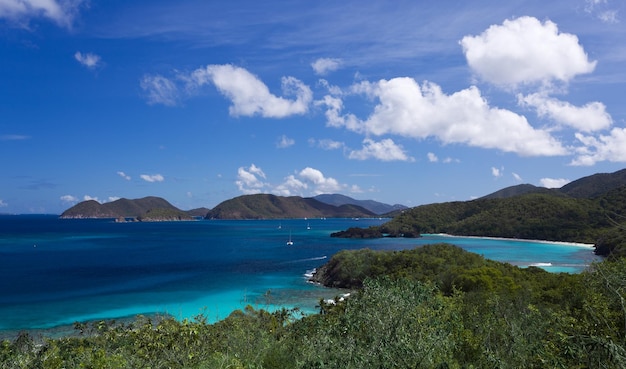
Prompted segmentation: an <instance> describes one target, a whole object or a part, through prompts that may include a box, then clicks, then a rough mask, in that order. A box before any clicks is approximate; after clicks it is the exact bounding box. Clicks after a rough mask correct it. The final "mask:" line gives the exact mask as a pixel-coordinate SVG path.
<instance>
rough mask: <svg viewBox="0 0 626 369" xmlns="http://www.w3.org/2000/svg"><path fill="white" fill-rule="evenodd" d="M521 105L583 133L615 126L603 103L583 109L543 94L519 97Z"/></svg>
mask: <svg viewBox="0 0 626 369" xmlns="http://www.w3.org/2000/svg"><path fill="white" fill-rule="evenodd" d="M518 101H519V103H520V105H523V106H529V107H533V108H535V109H536V110H537V115H539V116H540V117H548V118H550V119H552V120H554V121H555V122H557V123H559V124H562V125H566V126H569V127H572V128H575V129H577V130H579V131H582V132H592V131H598V130H602V129H606V128H609V127H610V126H611V125H612V124H613V119H612V118H611V115H610V114H609V113H607V111H606V106H605V105H604V104H603V103H601V102H597V101H594V102H590V103H588V104H585V105H584V106H582V107H578V106H574V105H572V104H570V103H568V102H565V101H560V100H557V99H554V98H550V97H548V96H546V95H544V94H541V93H535V94H530V95H527V96H521V95H519V96H518Z"/></svg>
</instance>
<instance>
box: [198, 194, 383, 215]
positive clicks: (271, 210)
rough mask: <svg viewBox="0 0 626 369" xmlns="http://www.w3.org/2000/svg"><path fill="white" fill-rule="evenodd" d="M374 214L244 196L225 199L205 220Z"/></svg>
mask: <svg viewBox="0 0 626 369" xmlns="http://www.w3.org/2000/svg"><path fill="white" fill-rule="evenodd" d="M372 216H376V214H374V213H373V212H371V211H369V210H367V209H364V208H363V207H360V206H357V205H352V204H344V205H341V206H334V205H329V204H326V203H323V202H321V201H318V200H316V199H314V198H302V197H299V196H290V197H283V196H275V195H269V194H256V195H243V196H238V197H235V198H233V199H230V200H226V201H224V202H222V203H220V204H219V205H217V206H216V207H214V208H213V209H212V210H211V211H209V213H208V214H207V216H206V218H207V219H285V218H307V217H308V218H319V217H328V218H355V217H372Z"/></svg>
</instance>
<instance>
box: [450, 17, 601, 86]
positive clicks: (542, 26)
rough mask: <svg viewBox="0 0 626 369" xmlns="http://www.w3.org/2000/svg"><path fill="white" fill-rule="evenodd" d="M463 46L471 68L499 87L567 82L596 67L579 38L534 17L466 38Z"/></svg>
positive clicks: (462, 42)
mask: <svg viewBox="0 0 626 369" xmlns="http://www.w3.org/2000/svg"><path fill="white" fill-rule="evenodd" d="M460 43H461V46H462V47H463V52H464V53H465V57H466V59H467V62H468V64H469V66H470V68H472V70H473V71H474V72H475V73H476V74H477V75H478V76H480V77H481V78H482V79H483V80H485V81H487V82H490V83H493V84H496V85H503V86H511V87H515V86H517V85H524V84H534V83H544V84H545V83H550V82H553V81H560V82H568V81H569V80H571V79H572V78H573V77H575V76H576V75H579V74H584V73H590V72H592V71H593V70H594V69H595V66H596V62H595V61H589V60H588V58H587V54H586V53H585V51H584V49H583V47H582V46H581V45H580V44H579V43H578V37H576V36H575V35H572V34H569V33H561V32H559V29H558V27H557V25H556V24H555V23H553V22H551V21H549V20H548V21H545V22H543V23H542V22H540V21H539V20H538V19H536V18H533V17H520V18H516V19H511V20H505V21H504V22H503V23H502V25H492V26H491V27H489V28H488V29H487V30H486V31H484V32H483V33H482V34H480V35H478V36H465V37H463V39H462V40H461V41H460Z"/></svg>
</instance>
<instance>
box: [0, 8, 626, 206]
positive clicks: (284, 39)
mask: <svg viewBox="0 0 626 369" xmlns="http://www.w3.org/2000/svg"><path fill="white" fill-rule="evenodd" d="M625 22H626V3H625V2H624V1H615V0H604V1H603V0H573V1H506V2H502V1H472V2H449V1H444V2H432V1H403V0H400V1H393V2H386V1H362V0H359V1H352V0H347V1H341V2H338V1H315V2H311V1H308V2H297V1H264V2H258V1H243V0H231V1H228V2H217V1H212V2H208V1H202V0H182V1H162V0H151V1H119V0H113V1H111V0H108V1H96V0H92V1H85V0H45V1H43V0H0V55H1V57H0V158H1V159H0V213H2V212H4V213H60V212H62V211H63V210H65V209H67V208H69V207H70V206H72V205H74V204H76V203H78V202H80V201H83V200H85V199H97V200H98V201H100V202H107V201H112V200H115V199H118V198H122V197H125V198H139V197H144V196H161V197H163V198H165V199H167V200H168V201H170V202H171V203H172V204H174V205H175V206H177V207H179V208H181V209H191V208H196V207H201V206H204V207H209V208H211V207H214V206H216V205H217V204H219V203H220V202H222V201H224V200H227V199H230V198H233V197H236V196H239V195H242V194H250V193H273V194H277V195H283V196H291V195H297V196H305V197H308V196H315V195H317V194H320V193H341V194H344V195H347V196H350V197H353V198H356V199H374V200H377V201H381V202H385V203H389V204H396V203H400V204H404V205H407V206H416V205H420V204H427V203H434V202H444V201H457V200H470V199H473V198H476V197H480V196H484V195H486V194H489V193H491V192H494V191H496V190H499V189H501V188H504V187H507V186H512V185H516V184H521V183H530V184H533V185H537V186H546V187H560V186H562V185H564V184H566V183H567V182H568V181H571V180H575V179H578V178H580V177H584V176H587V175H591V174H594V173H600V172H613V171H616V170H620V169H622V168H624V167H626V121H625V119H626V104H624V96H626V68H625V66H626V41H625V40H626V23H625Z"/></svg>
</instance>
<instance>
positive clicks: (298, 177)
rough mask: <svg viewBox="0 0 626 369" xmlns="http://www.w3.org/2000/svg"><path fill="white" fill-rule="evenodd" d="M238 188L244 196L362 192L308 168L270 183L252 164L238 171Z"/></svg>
mask: <svg viewBox="0 0 626 369" xmlns="http://www.w3.org/2000/svg"><path fill="white" fill-rule="evenodd" d="M235 184H236V185H237V188H238V189H239V191H241V192H242V193H243V194H248V195H250V194H258V193H272V194H275V195H280V196H311V195H319V194H322V193H337V192H340V191H342V190H347V191H349V192H352V193H358V192H362V191H361V189H360V188H359V187H358V186H356V185H352V186H350V185H348V184H341V183H339V181H337V180H336V179H335V178H332V177H327V176H325V175H324V174H323V173H322V172H321V171H320V170H318V169H315V168H311V167H306V168H304V169H302V170H300V171H299V172H297V173H294V174H290V175H288V176H286V177H284V178H283V181H282V182H281V183H279V184H272V183H270V182H269V181H268V180H267V178H266V175H265V173H264V172H263V170H262V169H261V168H260V167H257V166H256V165H254V164H251V165H250V166H249V167H247V168H246V167H240V168H239V169H238V170H237V180H236V181H235Z"/></svg>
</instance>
